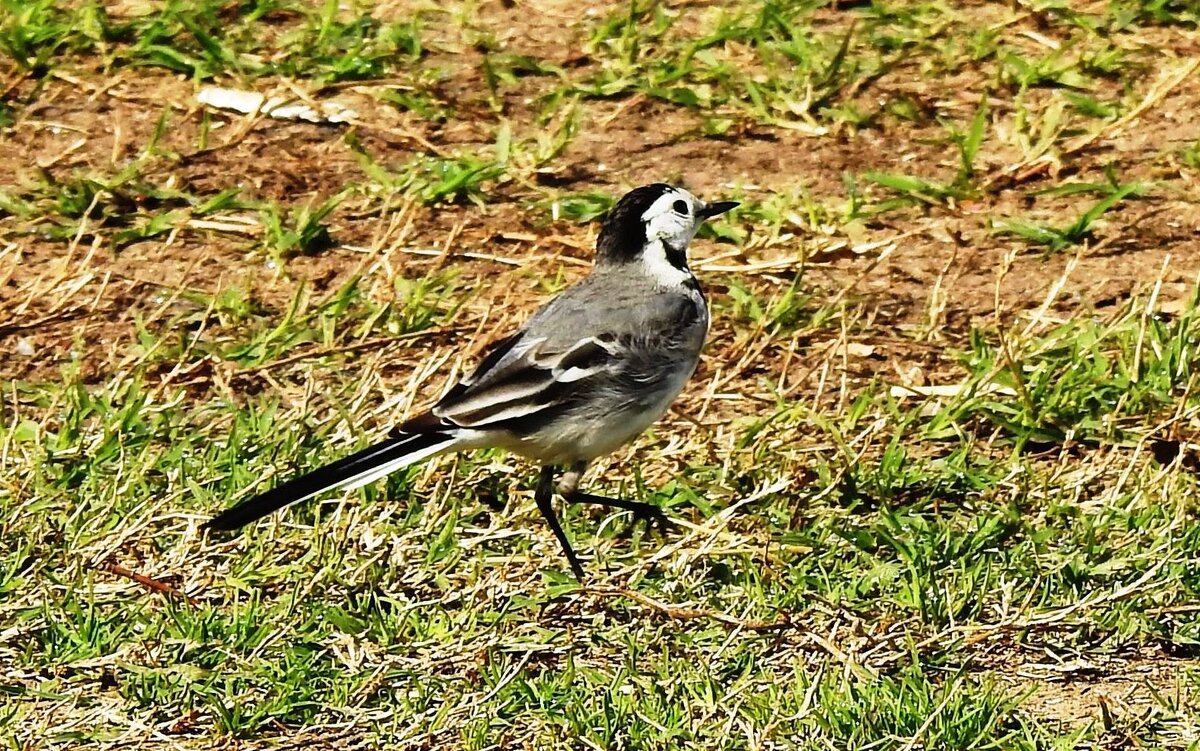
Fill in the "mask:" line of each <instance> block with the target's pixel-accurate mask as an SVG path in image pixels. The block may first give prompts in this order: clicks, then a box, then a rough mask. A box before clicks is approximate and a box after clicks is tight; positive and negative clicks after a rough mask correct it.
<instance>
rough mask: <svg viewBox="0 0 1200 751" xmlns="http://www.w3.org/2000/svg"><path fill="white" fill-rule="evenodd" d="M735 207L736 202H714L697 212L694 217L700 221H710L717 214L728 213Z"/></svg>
mask: <svg viewBox="0 0 1200 751" xmlns="http://www.w3.org/2000/svg"><path fill="white" fill-rule="evenodd" d="M737 205H738V202H737V201H716V202H714V203H710V204H708V205H707V206H705V207H704V208H702V209H700V210H699V211H697V212H696V215H697V216H699V217H700V218H701V219H710V218H712V217H714V216H717V215H719V214H724V213H725V212H726V211H729V210H730V209H732V208H733V207H734V206H737Z"/></svg>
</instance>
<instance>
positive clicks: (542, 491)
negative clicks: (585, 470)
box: [533, 466, 583, 583]
mask: <svg viewBox="0 0 1200 751" xmlns="http://www.w3.org/2000/svg"><path fill="white" fill-rule="evenodd" d="M576 482H578V480H576ZM533 500H534V501H535V502H536V503H537V507H538V511H541V512H542V516H544V517H546V523H547V524H549V525H550V531H551V532H553V533H554V536H555V537H557V538H558V544H559V545H561V546H562V549H563V553H565V554H566V556H567V562H568V563H570V564H571V571H573V572H574V573H575V578H576V579H578V580H579V581H580V582H581V583H582V582H583V566H581V565H580V564H579V559H578V558H576V557H575V551H574V550H572V549H571V542H570V540H568V539H567V534H566V533H565V532H563V528H562V525H561V524H559V523H558V517H557V516H555V515H554V506H553V505H552V501H553V500H554V467H552V466H545V467H542V473H541V475H540V476H539V477H538V484H537V490H535V491H533Z"/></svg>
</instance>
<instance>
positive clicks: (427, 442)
mask: <svg viewBox="0 0 1200 751" xmlns="http://www.w3.org/2000/svg"><path fill="white" fill-rule="evenodd" d="M734 206H737V203H735V202H733V201H718V202H716V203H705V202H704V201H701V200H700V199H698V198H696V197H695V196H693V195H692V194H691V193H689V192H687V191H686V190H683V189H682V188H677V187H673V186H671V185H666V184H663V183H655V184H653V185H645V186H642V187H640V188H636V189H634V190H632V191H630V192H629V193H627V194H626V195H625V196H624V197H623V198H621V200H620V201H619V202H618V203H617V205H616V206H615V207H613V209H612V211H610V212H609V214H608V216H607V217H605V219H604V223H603V225H602V227H601V229H600V237H599V239H598V240H597V242H596V263H595V267H594V268H593V270H592V272H591V274H589V275H588V276H587V278H585V279H584V280H582V281H581V282H579V283H578V284H575V285H574V286H572V287H570V288H568V289H567V290H565V291H564V292H562V294H560V295H559V296H558V297H556V298H554V299H553V300H551V301H550V302H549V303H547V304H546V305H544V306H543V307H542V308H541V309H540V310H538V311H537V312H536V313H535V314H534V315H533V317H532V318H530V319H529V320H528V321H527V322H526V323H525V325H524V326H522V327H521V328H520V329H518V330H517V331H516V332H515V333H513V334H512V335H510V336H506V337H504V338H502V339H500V340H498V341H496V342H495V343H493V344H492V345H491V347H490V351H489V352H488V353H487V355H486V356H485V357H484V359H483V362H481V363H480V364H479V367H477V368H476V369H475V371H474V372H473V373H471V375H470V376H468V377H467V378H464V379H463V380H462V381H460V382H459V383H458V384H456V385H455V386H454V387H453V388H451V389H450V391H449V392H448V393H447V394H446V395H445V396H444V397H442V399H441V400H440V401H439V402H438V403H437V405H435V406H434V407H433V408H432V409H431V410H429V411H428V412H425V413H424V414H421V415H418V416H417V417H414V418H412V419H411V420H408V421H407V422H405V423H403V424H401V425H400V426H399V427H396V428H394V429H393V430H392V431H391V433H390V434H389V435H388V438H387V439H386V440H384V441H382V442H380V443H377V444H375V445H373V446H371V447H370V448H366V449H363V450H362V451H359V452H358V453H356V454H352V455H351V456H347V457H346V458H344V459H341V460H339V461H336V462H333V463H332V464H328V465H326V466H324V467H321V468H319V469H316V470H314V471H312V472H309V473H308V474H306V475H303V476H301V477H298V478H295V479H292V480H289V481H287V482H285V483H283V484H282V485H279V486H278V487H275V488H273V489H272V490H269V491H267V492H265V493H263V494H261V495H258V496H255V497H254V498H251V499H249V500H248V501H245V502H243V503H240V504H238V505H237V506H234V507H233V508H231V509H229V510H227V511H225V512H224V513H222V514H220V515H219V516H217V517H215V518H213V519H212V520H211V521H209V522H208V523H207V524H206V525H205V526H207V527H209V528H212V529H236V528H238V527H240V526H242V525H244V524H248V523H250V522H252V521H254V520H256V519H260V518H262V517H264V516H266V515H267V514H270V513H271V512H273V511H275V510H276V509H280V508H283V507H284V506H287V505H289V504H292V503H296V502H297V501H302V500H305V499H306V498H311V497H312V496H314V495H317V494H318V493H323V492H325V491H327V490H335V489H337V488H357V487H361V486H363V485H366V484H367V483H370V482H372V481H374V480H377V479H379V478H381V477H383V476H385V475H387V474H389V473H391V472H394V471H396V470H398V469H400V468H401V467H405V466H408V465H409V464H413V463H414V462H418V461H421V460H422V459H427V458H429V457H432V456H436V455H438V454H444V453H447V452H451V451H466V450H469V449H478V448H492V447H499V448H503V449H507V450H509V451H512V452H514V453H517V454H520V455H522V456H525V457H528V458H530V459H533V460H535V461H537V462H540V463H541V465H542V470H541V475H540V477H539V480H538V484H537V490H536V492H535V493H534V499H535V501H536V502H537V507H538V510H539V511H541V512H542V515H543V516H545V517H546V522H547V523H548V524H549V525H550V529H551V530H552V531H553V532H554V536H555V537H557V538H558V541H559V543H560V544H561V545H562V549H563V552H564V553H565V554H566V556H567V560H568V561H569V562H570V564H571V570H572V571H574V573H575V576H576V577H577V578H578V579H580V580H582V579H583V567H582V566H581V565H580V564H579V559H578V558H577V557H576V556H575V552H574V551H573V550H572V549H571V544H570V542H569V541H568V540H567V536H566V534H565V533H564V532H563V529H562V526H560V525H559V523H558V519H557V517H555V515H554V508H553V506H552V505H551V500H552V498H553V495H554V492H555V491H556V490H557V492H558V493H559V495H561V496H562V497H563V498H564V499H565V500H566V501H567V502H568V503H595V504H601V505H604V506H610V507H614V508H620V509H625V510H628V511H632V512H634V513H635V514H637V515H638V516H641V517H644V518H648V519H655V518H659V519H661V518H662V517H663V515H662V511H661V510H660V509H659V508H658V507H656V506H653V505H652V504H649V503H641V502H637V501H628V500H623V499H620V498H606V497H603V496H597V495H591V494H589V493H583V492H580V490H579V479H580V477H581V476H582V474H583V472H584V470H585V469H586V468H587V465H588V462H590V461H592V460H593V459H595V458H596V457H599V456H604V455H605V454H608V453H610V452H612V451H615V450H616V449H617V448H619V447H620V446H622V445H624V444H625V443H628V442H629V441H631V440H633V439H634V438H635V437H636V436H637V435H638V434H639V433H641V432H642V431H643V430H645V429H646V428H647V427H648V426H649V425H650V424H651V423H652V422H654V421H655V420H657V419H658V418H659V417H661V416H662V414H663V413H664V412H666V410H667V407H668V406H670V404H671V402H672V401H674V400H675V397H676V396H678V395H679V392H680V391H681V390H682V389H683V386H684V384H685V383H686V382H687V380H688V379H689V378H690V377H691V375H692V372H693V371H695V369H696V364H697V362H698V361H699V357H700V347H701V345H702V344H703V343H704V338H705V336H706V335H707V334H708V307H707V305H706V304H705V300H704V294H703V293H702V292H701V291H700V285H699V284H698V283H697V281H696V277H695V276H694V275H693V274H692V271H691V269H690V268H688V261H687V247H688V243H689V242H690V241H691V239H692V237H693V236H694V235H695V234H696V230H697V229H699V227H700V224H701V223H702V222H703V221H704V220H705V219H708V218H710V217H713V216H716V215H718V214H721V213H723V212H726V211H728V210H730V209H732V208H733V207H734ZM560 467H565V468H566V472H565V474H564V475H563V477H562V479H561V480H560V481H559V482H558V483H557V485H556V484H555V482H554V478H555V475H556V473H557V471H558V468H560Z"/></svg>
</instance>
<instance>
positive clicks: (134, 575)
mask: <svg viewBox="0 0 1200 751" xmlns="http://www.w3.org/2000/svg"><path fill="white" fill-rule="evenodd" d="M96 569H97V570H98V571H107V572H108V573H110V574H116V575H117V576H122V577H125V578H126V579H129V580H131V581H135V582H137V583H138V584H141V585H142V586H144V587H146V588H147V589H150V590H153V591H155V592H161V593H162V594H164V595H167V596H168V597H178V598H179V599H181V600H183V601H184V602H186V603H187V604H188V605H191V606H192V607H195V606H196V601H195V600H193V599H192V598H191V597H189V596H187V595H186V594H184V593H183V592H181V591H179V590H178V589H176V588H175V587H172V586H171V585H170V584H167V583H166V582H162V581H159V580H158V579H154V578H152V577H149V576H146V575H145V574H139V573H138V572H136V571H130V570H129V569H127V568H125V567H124V566H120V565H117V564H116V563H112V562H111V561H105V562H104V563H101V564H100V565H99V566H96Z"/></svg>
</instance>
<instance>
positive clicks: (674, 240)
mask: <svg viewBox="0 0 1200 751" xmlns="http://www.w3.org/2000/svg"><path fill="white" fill-rule="evenodd" d="M701 206H703V204H702V203H701V202H700V201H699V199H697V198H696V197H695V196H693V195H692V194H691V193H689V192H687V191H686V190H684V189H683V188H672V189H671V190H669V191H667V192H666V193H663V195H662V196H661V197H660V198H659V199H658V200H656V201H655V202H654V203H652V204H650V208H648V209H646V211H645V212H644V213H643V214H642V221H643V222H645V223H646V247H645V249H644V250H643V253H642V264H643V265H644V266H645V268H646V273H647V274H649V275H650V276H651V277H652V278H653V279H654V280H655V281H657V282H658V283H659V284H661V285H663V286H664V287H674V286H677V285H680V284H683V283H684V282H686V281H687V280H689V279H691V278H692V272H691V271H690V270H689V269H688V267H687V261H686V256H684V255H683V254H685V253H686V252H687V247H688V243H690V242H691V241H692V237H694V236H695V234H696V230H698V229H700V224H701V222H702V221H703V219H702V218H701V217H699V216H697V215H696V211H697V210H698V209H699V208H700V207H701ZM672 256H674V258H672Z"/></svg>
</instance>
